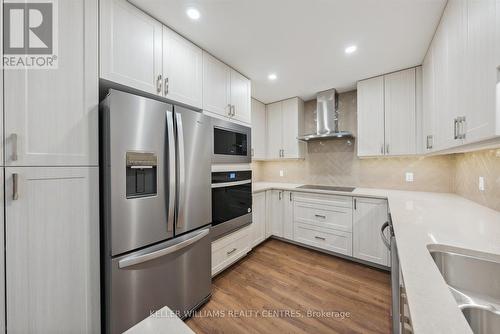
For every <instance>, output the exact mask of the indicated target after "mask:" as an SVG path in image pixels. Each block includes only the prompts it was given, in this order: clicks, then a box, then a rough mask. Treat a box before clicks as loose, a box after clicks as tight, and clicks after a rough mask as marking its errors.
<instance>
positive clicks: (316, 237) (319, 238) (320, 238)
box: [314, 236, 326, 241]
mask: <svg viewBox="0 0 500 334" xmlns="http://www.w3.org/2000/svg"><path fill="white" fill-rule="evenodd" d="M314 238H315V239H318V240H323V241H325V240H326V239H325V238H323V237H318V236H315V237H314Z"/></svg>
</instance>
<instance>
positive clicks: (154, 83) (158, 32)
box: [100, 0, 163, 95]
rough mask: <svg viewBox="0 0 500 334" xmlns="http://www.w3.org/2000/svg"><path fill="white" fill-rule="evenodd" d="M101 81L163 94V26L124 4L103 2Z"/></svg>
mask: <svg viewBox="0 0 500 334" xmlns="http://www.w3.org/2000/svg"><path fill="white" fill-rule="evenodd" d="M100 6H101V15H100V17H101V19H100V21H101V22H100V40H101V47H100V53H101V78H103V79H106V80H109V81H113V82H116V83H119V84H122V85H125V86H129V87H132V88H135V89H138V90H142V91H144V92H148V93H151V94H159V95H161V94H162V90H161V86H162V76H163V70H162V28H163V27H162V24H161V23H160V22H158V21H156V20H155V19H153V18H151V17H150V16H148V15H147V14H145V13H143V12H142V11H140V10H139V9H137V8H136V7H134V6H132V5H131V4H129V3H128V2H126V1H124V0H101V1H100Z"/></svg>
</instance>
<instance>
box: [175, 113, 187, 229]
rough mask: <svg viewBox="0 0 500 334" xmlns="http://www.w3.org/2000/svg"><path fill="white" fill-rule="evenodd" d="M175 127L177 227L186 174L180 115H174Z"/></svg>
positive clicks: (181, 218) (180, 221)
mask: <svg viewBox="0 0 500 334" xmlns="http://www.w3.org/2000/svg"><path fill="white" fill-rule="evenodd" d="M175 119H176V122H175V125H176V127H177V144H178V148H177V157H178V163H179V175H178V177H179V198H178V200H177V202H178V207H177V224H176V225H177V227H181V226H182V225H183V224H184V201H185V187H186V174H185V171H184V169H185V161H184V130H183V127H182V115H181V114H179V113H175Z"/></svg>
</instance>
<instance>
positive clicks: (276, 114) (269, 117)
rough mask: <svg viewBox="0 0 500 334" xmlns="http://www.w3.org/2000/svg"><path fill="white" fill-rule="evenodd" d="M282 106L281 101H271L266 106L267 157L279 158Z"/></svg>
mask: <svg viewBox="0 0 500 334" xmlns="http://www.w3.org/2000/svg"><path fill="white" fill-rule="evenodd" d="M282 106H283V105H282V103H281V102H275V103H271V104H268V105H267V106H266V123H267V124H266V131H267V145H266V147H267V152H266V158H267V159H279V158H281V149H282V145H281V140H282V133H283V113H282ZM254 135H258V134H254Z"/></svg>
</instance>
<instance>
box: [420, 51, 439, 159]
mask: <svg viewBox="0 0 500 334" xmlns="http://www.w3.org/2000/svg"><path fill="white" fill-rule="evenodd" d="M433 52H434V51H433V45H432V44H431V46H430V47H429V50H428V51H427V55H426V56H425V59H424V64H423V66H422V71H423V74H422V75H423V92H422V94H423V96H422V99H423V110H422V127H423V133H422V134H423V136H422V137H423V138H422V140H423V143H422V145H423V148H424V153H425V152H432V151H433V149H434V140H435V139H436V136H437V135H438V133H437V131H436V128H435V125H436V115H437V110H436V101H435V99H436V96H435V89H436V88H435V72H434V66H435V64H434V55H433Z"/></svg>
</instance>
